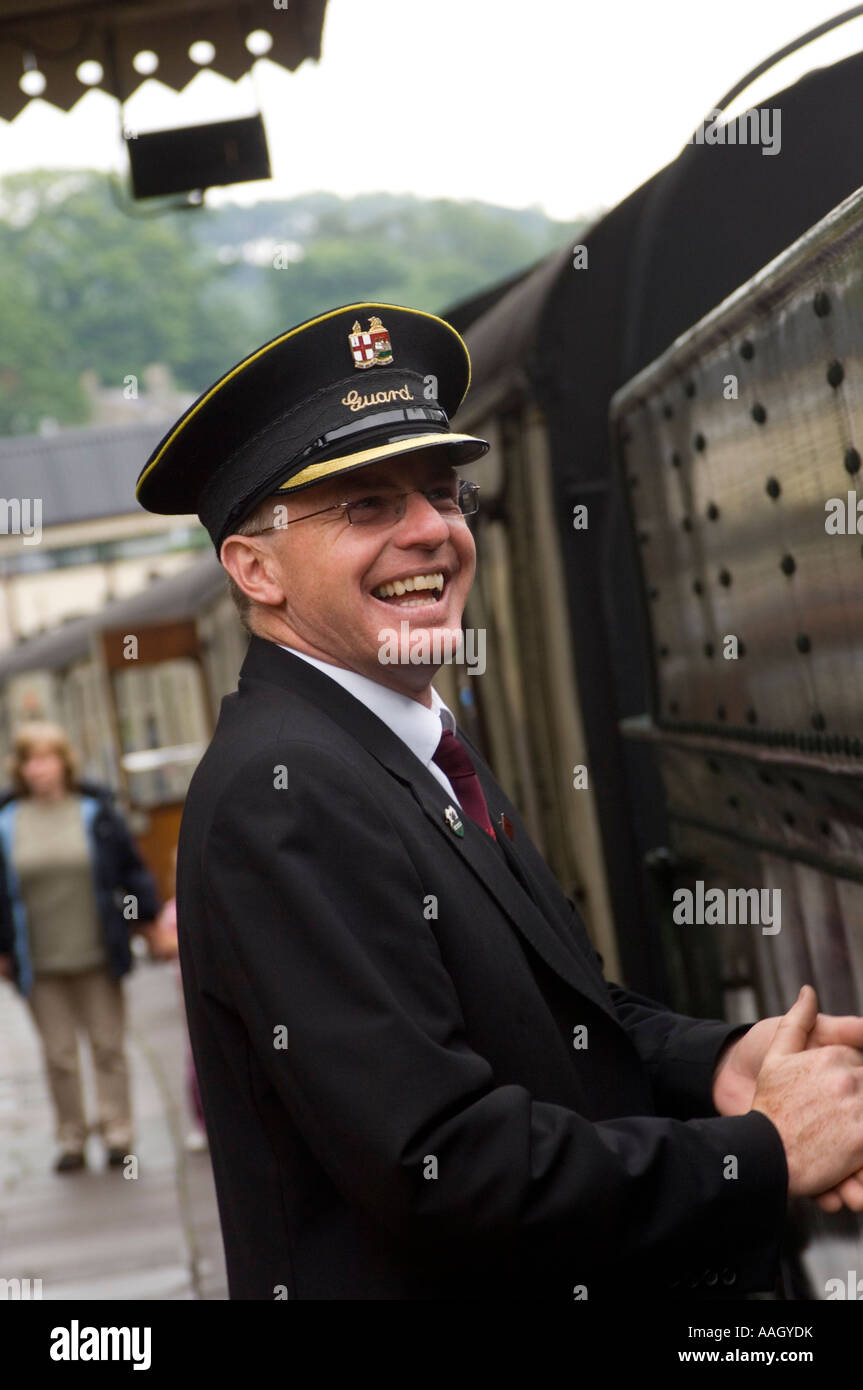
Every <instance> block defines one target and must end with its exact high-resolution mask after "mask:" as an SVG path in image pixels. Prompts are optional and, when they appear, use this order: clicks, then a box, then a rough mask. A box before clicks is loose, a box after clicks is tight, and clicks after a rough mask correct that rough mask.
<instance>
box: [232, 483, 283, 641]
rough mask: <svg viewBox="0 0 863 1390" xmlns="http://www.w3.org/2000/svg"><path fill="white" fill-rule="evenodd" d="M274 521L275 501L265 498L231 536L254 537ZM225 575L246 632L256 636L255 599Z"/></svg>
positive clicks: (235, 528)
mask: <svg viewBox="0 0 863 1390" xmlns="http://www.w3.org/2000/svg"><path fill="white" fill-rule="evenodd" d="M272 520H273V499H272V498H271V497H265V498H264V500H263V501H262V502H260V503H259V504H258V506H257V507H256V508H255V510H254V511H253V512H250V513H249V515H248V516H247V517H244V518H243V520H242V521H241V522H240V524H239V526H235V527H234V529H233V531H232V532H231V535H232V536H254V535H255V534H256V533H257V532H258V531H260V530H261V529H262V527H264V526H270V525H272ZM225 574H226V577H227V580H228V593H229V594H230V596H231V601H232V602H233V605H234V607H235V608H236V610H237V614H238V616H239V619H240V622H241V623H242V624H243V627H244V628H245V629H246V632H248V633H249V634H250V635H251V636H254V635H255V629H254V627H253V626H252V610H253V609H254V608H256V607H257V604H256V603H255V600H254V599H252V598H249V595H248V594H246V593H244V592H243V590H242V589H241V588H240V586H239V584H238V583H237V581H236V580H235V579H234V577H233V575H231V574H229V573H228V571H227V570H226V571H225Z"/></svg>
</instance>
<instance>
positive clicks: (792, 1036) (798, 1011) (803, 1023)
mask: <svg viewBox="0 0 863 1390" xmlns="http://www.w3.org/2000/svg"><path fill="white" fill-rule="evenodd" d="M817 1017H818V995H817V994H816V993H815V991H814V989H813V988H812V986H811V985H804V986H803V988H802V989H801V991H800V993H799V994H798V996H797V998H796V999H795V1001H794V1003H793V1004H792V1005H791V1008H790V1009H789V1010H788V1012H787V1014H785V1015H784V1017H783V1019H782V1022H781V1023H780V1025H779V1027H778V1028H777V1029H776V1033H775V1036H774V1038H773V1042H772V1043H771V1044H770V1049H769V1050H770V1051H771V1052H773V1053H776V1052H778V1053H780V1054H784V1055H786V1056H787V1055H789V1054H790V1053H792V1052H805V1050H806V1044H807V1042H808V1041H809V1034H810V1033H811V1032H812V1029H813V1028H814V1027H815V1020H816V1019H817Z"/></svg>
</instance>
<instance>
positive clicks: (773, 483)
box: [766, 478, 782, 497]
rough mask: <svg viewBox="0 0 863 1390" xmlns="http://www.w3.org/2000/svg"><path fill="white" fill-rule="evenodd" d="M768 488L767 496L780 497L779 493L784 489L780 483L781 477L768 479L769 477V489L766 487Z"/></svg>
mask: <svg viewBox="0 0 863 1390" xmlns="http://www.w3.org/2000/svg"><path fill="white" fill-rule="evenodd" d="M766 490H767V496H768V497H778V496H779V494H780V492H781V491H782V488H781V487H780V485H779V479H778V478H768V479H767V489H766Z"/></svg>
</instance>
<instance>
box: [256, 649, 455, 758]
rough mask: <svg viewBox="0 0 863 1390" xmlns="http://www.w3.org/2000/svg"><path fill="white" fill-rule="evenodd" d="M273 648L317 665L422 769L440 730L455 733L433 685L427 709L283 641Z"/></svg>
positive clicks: (434, 750)
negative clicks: (381, 724)
mask: <svg viewBox="0 0 863 1390" xmlns="http://www.w3.org/2000/svg"><path fill="white" fill-rule="evenodd" d="M276 645H277V646H279V647H283V648H284V650H285V651H286V652H291V653H292V655H293V656H298V657H300V658H301V659H302V660H303V661H307V662H308V663H309V665H310V666H317V668H318V670H319V671H323V673H324V675H325V676H329V677H330V679H331V680H334V681H337V682H338V684H339V685H341V686H343V687H344V689H345V690H347V691H348V693H349V694H350V695H353V696H355V698H356V699H357V700H361V701H362V703H363V704H364V705H365V706H366V707H367V708H368V709H370V710H371V712H372V714H376V715H377V716H378V719H381V720H383V722H384V724H386V726H387V728H389V729H392V731H393V733H394V734H395V735H396V736H397V737H398V738H400V739H401V740H402V742H403V743H406V744H407V746H408V748H410V750H411V752H412V753H413V754H414V755H415V756H416V757H417V758H419V760H420V762H421V763H422V765H423V767H428V766H429V764H430V763H431V761H432V758H433V756H434V754H435V752H436V751H437V746H438V744H439V743H440V740H441V732H442V730H443V729H449V730H450V732H451V733H455V730H456V721H455V716H454V714H453V712H452V710H451V709H450V708H449V706H448V705H446V704H444V702H443V700H442V699H441V697H440V695H439V694H438V693H437V691H436V690H435V688H434V686H432V687H431V697H432V704H431V709H428V708H427V707H426V706H425V705H421V704H420V703H419V701H418V700H412V699H411V697H410V695H402V694H401V693H400V692H399V691H398V690H391V689H390V688H389V686H387V685H381V684H379V682H378V681H373V680H372V679H371V677H370V676H362V675H360V673H359V671H347V670H345V668H344V667H343V666H334V665H333V664H332V662H329V661H320V660H319V659H318V658H317V657H315V656H309V655H308V654H307V653H306V652H301V651H298V650H297V648H296V647H288V646H286V645H285V643H284V642H277V643H276Z"/></svg>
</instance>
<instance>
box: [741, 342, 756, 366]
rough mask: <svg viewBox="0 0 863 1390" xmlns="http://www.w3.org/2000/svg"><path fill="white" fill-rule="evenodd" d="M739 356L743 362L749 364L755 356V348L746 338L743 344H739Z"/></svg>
mask: <svg viewBox="0 0 863 1390" xmlns="http://www.w3.org/2000/svg"><path fill="white" fill-rule="evenodd" d="M740 356H741V357H742V358H743V360H744V361H745V362H751V361H752V359H753V357H754V356H755V348H754V347H753V346H752V344H751V343H750V341H749V339H748V338H744V340H743V342H742V343H741V344H740Z"/></svg>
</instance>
